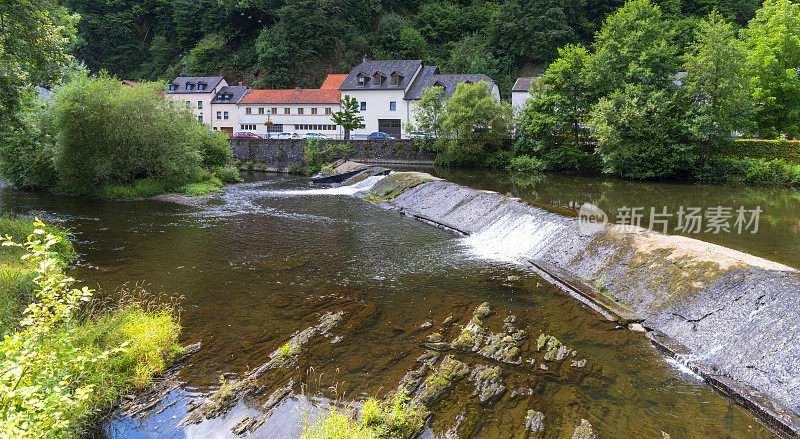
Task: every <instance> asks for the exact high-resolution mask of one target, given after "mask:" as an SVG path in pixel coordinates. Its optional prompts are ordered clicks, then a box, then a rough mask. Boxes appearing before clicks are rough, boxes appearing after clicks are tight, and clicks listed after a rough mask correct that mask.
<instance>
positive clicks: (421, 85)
mask: <svg viewBox="0 0 800 439" xmlns="http://www.w3.org/2000/svg"><path fill="white" fill-rule="evenodd" d="M480 81H484V82H487V83H489V84H494V83H495V81H494V80H493V79H492V78H490V77H488V76H486V75H442V74H439V68H438V67H436V66H426V67H425V68H424V69H423V70H422V72H420V75H419V78H418V79H417V80H416V81H414V85H413V86H412V87H411V89H410V90H409V91H408V94H407V95H406V97H405V99H410V100H416V99H421V98H422V94H423V92H424V90H425V89H426V88H428V87H433V86H434V85H436V84H441V85H442V86H444V94H443V95H442V98H444V99H448V98H449V97H450V96H452V95H453V93H455V91H456V88H458V84H461V83H464V82H471V83H477V82H480Z"/></svg>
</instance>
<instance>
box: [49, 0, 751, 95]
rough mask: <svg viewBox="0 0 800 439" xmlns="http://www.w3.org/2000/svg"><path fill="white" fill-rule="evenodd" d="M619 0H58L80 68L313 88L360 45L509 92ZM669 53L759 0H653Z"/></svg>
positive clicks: (344, 65) (380, 55)
mask: <svg viewBox="0 0 800 439" xmlns="http://www.w3.org/2000/svg"><path fill="white" fill-rule="evenodd" d="M622 4H623V2H622V1H621V0H497V1H483V0H473V1H469V0H450V1H445V0H176V1H166V0H66V3H65V5H66V6H67V8H68V9H69V10H70V11H71V12H73V13H76V14H78V15H80V20H79V21H78V23H77V39H76V41H75V43H74V44H73V45H72V48H71V50H72V53H73V54H74V55H75V56H76V58H78V59H79V60H81V61H83V62H84V63H85V64H86V66H87V67H88V68H89V69H90V71H92V72H94V73H97V72H100V71H103V70H105V71H107V72H109V73H111V74H114V75H117V76H118V77H120V78H126V79H135V80H157V79H165V80H171V79H172V78H174V77H175V76H178V75H204V76H205V75H216V74H221V75H224V76H225V77H226V79H228V82H230V83H235V82H238V81H244V82H245V83H246V84H248V85H250V86H253V87H260V88H281V87H294V86H301V87H316V86H318V85H319V84H320V83H321V81H322V79H323V78H324V77H325V75H327V74H328V73H346V72H348V71H350V69H351V68H352V67H353V66H354V65H356V64H358V62H359V60H360V59H361V57H362V56H363V55H367V56H369V57H370V58H372V59H396V58H405V59H421V60H423V61H424V62H425V63H426V64H434V65H438V66H439V67H440V68H441V70H442V72H443V73H483V74H486V75H488V76H490V77H492V78H493V79H495V80H496V81H498V82H499V83H500V87H501V92H502V94H503V96H504V97H505V96H508V93H509V91H510V89H511V86H512V85H513V83H514V80H515V79H516V78H517V77H519V76H530V75H534V74H538V73H542V72H544V70H545V69H546V67H547V65H548V64H549V63H550V62H551V61H553V60H554V59H556V58H557V57H558V48H560V47H563V46H564V45H567V44H590V43H591V42H592V41H593V39H594V35H595V33H596V32H597V31H599V30H600V28H601V26H602V25H603V22H604V20H605V19H606V17H607V16H608V15H609V14H610V13H612V12H613V11H615V10H616V9H617V8H619V7H620V6H622ZM655 4H657V5H658V6H659V7H660V9H661V11H662V12H663V14H664V19H665V22H666V23H667V26H668V27H669V29H668V31H669V32H671V33H672V34H673V35H675V39H676V45H677V46H678V52H679V54H680V53H682V52H683V51H686V50H687V48H688V47H689V45H690V44H691V42H692V41H693V40H694V36H695V33H696V31H697V29H698V24H699V22H700V20H702V18H703V17H705V16H707V15H708V14H709V13H710V12H711V11H713V10H717V11H719V12H720V13H721V14H722V16H724V17H725V19H726V20H728V21H730V22H732V23H734V25H735V26H738V27H744V26H746V24H747V22H748V21H749V20H751V19H752V18H753V16H754V14H755V11H756V10H757V9H758V8H759V7H760V4H761V2H760V1H758V0H686V1H681V0H659V1H656V2H655Z"/></svg>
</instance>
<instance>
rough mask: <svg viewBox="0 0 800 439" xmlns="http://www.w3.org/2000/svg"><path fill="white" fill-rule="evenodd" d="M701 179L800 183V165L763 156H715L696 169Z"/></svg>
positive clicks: (696, 173) (695, 173)
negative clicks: (740, 157) (739, 157)
mask: <svg viewBox="0 0 800 439" xmlns="http://www.w3.org/2000/svg"><path fill="white" fill-rule="evenodd" d="M694 177H695V178H698V179H700V180H710V181H728V182H744V183H756V184H758V183H761V184H767V183H768V184H785V185H800V165H797V164H793V163H786V162H785V161H783V160H766V159H763V158H743V159H738V158H730V157H714V158H712V159H711V160H709V162H708V165H705V166H703V165H700V166H698V167H697V169H695V170H694Z"/></svg>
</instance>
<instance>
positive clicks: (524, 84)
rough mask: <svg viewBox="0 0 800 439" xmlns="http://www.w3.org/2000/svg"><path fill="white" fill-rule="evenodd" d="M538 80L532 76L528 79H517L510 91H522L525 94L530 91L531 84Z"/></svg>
mask: <svg viewBox="0 0 800 439" xmlns="http://www.w3.org/2000/svg"><path fill="white" fill-rule="evenodd" d="M536 78H538V76H532V77H530V78H517V81H516V82H515V83H514V86H513V87H511V91H512V92H514V91H524V92H527V91H529V90H530V89H531V83H532V82H533V81H534V80H535V79H536Z"/></svg>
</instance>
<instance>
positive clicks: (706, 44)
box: [681, 12, 751, 162]
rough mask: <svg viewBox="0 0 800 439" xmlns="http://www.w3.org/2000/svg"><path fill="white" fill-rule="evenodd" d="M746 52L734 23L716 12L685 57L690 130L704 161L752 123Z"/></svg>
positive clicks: (685, 82) (701, 30) (707, 21)
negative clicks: (733, 135)
mask: <svg viewBox="0 0 800 439" xmlns="http://www.w3.org/2000/svg"><path fill="white" fill-rule="evenodd" d="M746 59H747V51H746V50H745V48H744V45H743V43H742V42H741V41H739V40H737V39H736V31H735V29H734V27H733V25H732V24H730V23H728V22H726V21H725V19H723V18H722V15H721V14H719V13H717V12H714V13H712V14H711V15H709V16H708V18H706V19H705V20H703V21H702V22H701V23H700V30H699V33H698V35H697V40H696V41H695V42H694V44H693V45H692V46H691V51H690V52H689V53H688V54H686V56H685V57H684V60H685V61H684V70H685V71H686V76H685V77H684V78H682V79H681V81H682V83H683V84H684V86H685V87H686V93H687V96H688V97H689V99H690V101H691V103H692V109H691V111H690V114H689V123H690V129H691V132H692V134H693V135H694V137H695V138H696V139H697V140H698V141H699V142H700V144H701V145H702V150H701V151H702V153H703V156H704V159H705V161H706V162H707V161H708V158H709V157H710V156H711V155H713V154H715V153H717V152H719V151H720V150H721V149H722V148H723V147H724V146H725V145H726V144H728V143H729V142H730V141H731V133H732V132H733V131H734V130H743V129H744V128H745V127H746V125H747V123H748V121H749V117H748V116H749V113H750V112H749V111H748V110H749V108H750V106H751V101H750V96H749V94H750V88H749V86H748V84H747V80H748V78H747V73H746V68H745V62H746Z"/></svg>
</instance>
